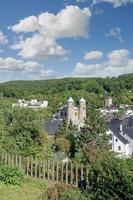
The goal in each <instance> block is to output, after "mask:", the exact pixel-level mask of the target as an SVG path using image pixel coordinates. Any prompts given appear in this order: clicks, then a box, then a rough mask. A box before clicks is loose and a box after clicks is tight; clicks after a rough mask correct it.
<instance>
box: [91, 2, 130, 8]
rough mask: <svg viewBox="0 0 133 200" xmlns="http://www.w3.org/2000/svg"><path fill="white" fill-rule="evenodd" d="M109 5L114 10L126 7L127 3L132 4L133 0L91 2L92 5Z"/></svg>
mask: <svg viewBox="0 0 133 200" xmlns="http://www.w3.org/2000/svg"><path fill="white" fill-rule="evenodd" d="M104 2H105V3H111V4H112V5H113V7H114V8H117V7H120V6H122V5H126V4H127V3H133V0H92V5H95V4H98V3H104Z"/></svg>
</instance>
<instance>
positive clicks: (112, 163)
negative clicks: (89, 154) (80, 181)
mask: <svg viewBox="0 0 133 200" xmlns="http://www.w3.org/2000/svg"><path fill="white" fill-rule="evenodd" d="M88 193H89V194H92V196H93V198H92V199H93V200H106V199H109V200H110V199H111V200H120V199H121V200H131V199H132V197H133V196H132V195H133V174H132V173H131V171H130V170H129V166H128V164H127V162H126V160H123V159H119V158H116V157H113V156H108V157H107V158H106V159H103V160H98V161H96V162H93V163H92V164H91V166H90V169H89V189H88Z"/></svg>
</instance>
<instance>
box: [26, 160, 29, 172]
mask: <svg viewBox="0 0 133 200" xmlns="http://www.w3.org/2000/svg"><path fill="white" fill-rule="evenodd" d="M26 174H27V175H29V157H27V159H26Z"/></svg>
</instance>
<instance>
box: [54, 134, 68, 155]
mask: <svg viewBox="0 0 133 200" xmlns="http://www.w3.org/2000/svg"><path fill="white" fill-rule="evenodd" d="M55 142H56V145H57V150H58V151H59V152H64V153H68V152H69V149H70V145H69V141H68V140H67V139H66V138H63V137H60V138H57V139H56V141H55Z"/></svg>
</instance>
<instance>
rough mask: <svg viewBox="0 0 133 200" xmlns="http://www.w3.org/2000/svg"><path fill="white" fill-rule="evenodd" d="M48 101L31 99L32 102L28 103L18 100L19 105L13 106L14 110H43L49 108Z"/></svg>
mask: <svg viewBox="0 0 133 200" xmlns="http://www.w3.org/2000/svg"><path fill="white" fill-rule="evenodd" d="M47 106H48V101H38V100H37V99H31V100H30V101H26V100H24V99H20V100H18V102H17V103H14V104H12V108H14V107H19V108H31V109H41V108H47Z"/></svg>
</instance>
